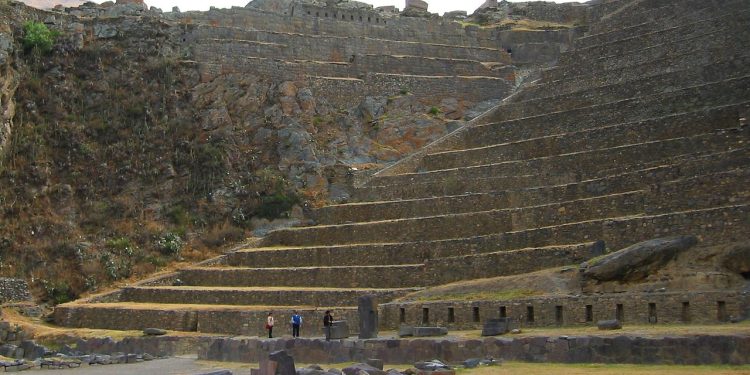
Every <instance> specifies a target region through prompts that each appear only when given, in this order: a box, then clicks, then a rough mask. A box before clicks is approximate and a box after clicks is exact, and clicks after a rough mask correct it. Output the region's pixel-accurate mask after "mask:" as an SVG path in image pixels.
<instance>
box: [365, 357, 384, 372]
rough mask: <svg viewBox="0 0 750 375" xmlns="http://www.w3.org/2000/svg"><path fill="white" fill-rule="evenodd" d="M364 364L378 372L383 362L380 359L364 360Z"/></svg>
mask: <svg viewBox="0 0 750 375" xmlns="http://www.w3.org/2000/svg"><path fill="white" fill-rule="evenodd" d="M365 363H367V364H368V365H370V366H372V367H375V368H377V369H379V370H382V369H383V360H382V359H375V358H370V359H368V360H366V361H365Z"/></svg>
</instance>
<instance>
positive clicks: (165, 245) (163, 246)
mask: <svg viewBox="0 0 750 375" xmlns="http://www.w3.org/2000/svg"><path fill="white" fill-rule="evenodd" d="M182 246H183V242H182V238H180V236H178V235H177V234H175V233H172V232H168V233H166V234H164V235H163V236H161V237H159V239H158V240H157V241H156V247H157V248H158V249H159V251H160V252H161V253H162V254H164V255H170V256H174V257H179V256H180V250H182Z"/></svg>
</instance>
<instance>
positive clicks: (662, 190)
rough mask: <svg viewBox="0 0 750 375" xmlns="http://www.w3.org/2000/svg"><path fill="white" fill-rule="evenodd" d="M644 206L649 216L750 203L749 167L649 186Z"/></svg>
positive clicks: (747, 165) (749, 165)
mask: <svg viewBox="0 0 750 375" xmlns="http://www.w3.org/2000/svg"><path fill="white" fill-rule="evenodd" d="M644 196H645V199H644V207H645V212H646V214H647V215H656V214H663V213H668V212H681V211H692V210H699V209H707V208H710V207H719V206H729V205H736V204H748V203H750V164H746V165H745V166H744V167H742V168H738V169H733V170H728V171H723V172H718V173H711V174H702V175H697V176H689V177H686V178H683V179H679V180H674V181H664V182H662V183H660V184H658V185H652V186H650V189H649V192H648V193H646V194H645V195H644Z"/></svg>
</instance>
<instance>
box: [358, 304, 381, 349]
mask: <svg viewBox="0 0 750 375" xmlns="http://www.w3.org/2000/svg"><path fill="white" fill-rule="evenodd" d="M357 311H358V313H359V338H360V339H373V338H376V337H378V304H377V302H375V297H374V296H371V295H365V296H362V297H359V304H358V308H357Z"/></svg>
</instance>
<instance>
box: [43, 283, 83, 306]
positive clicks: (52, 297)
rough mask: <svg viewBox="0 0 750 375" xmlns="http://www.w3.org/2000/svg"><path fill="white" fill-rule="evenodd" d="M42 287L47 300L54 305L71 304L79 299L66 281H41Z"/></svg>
mask: <svg viewBox="0 0 750 375" xmlns="http://www.w3.org/2000/svg"><path fill="white" fill-rule="evenodd" d="M41 285H42V288H43V289H44V293H45V294H46V297H47V300H49V301H50V302H52V304H54V305H59V304H61V303H65V302H70V301H72V300H74V299H75V298H76V297H77V296H76V295H75V294H74V293H73V291H72V290H71V289H70V286H69V285H68V284H67V283H66V282H64V281H48V280H41Z"/></svg>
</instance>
